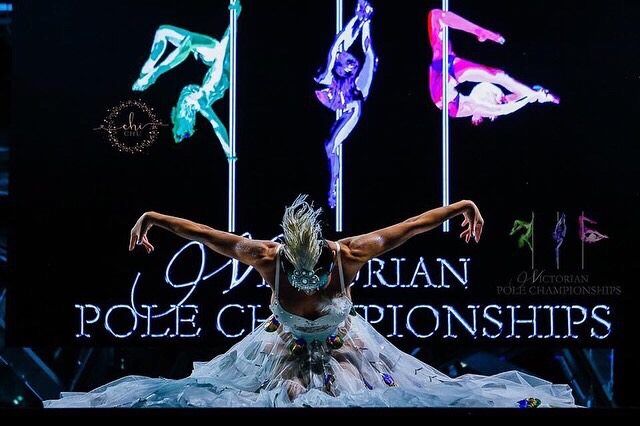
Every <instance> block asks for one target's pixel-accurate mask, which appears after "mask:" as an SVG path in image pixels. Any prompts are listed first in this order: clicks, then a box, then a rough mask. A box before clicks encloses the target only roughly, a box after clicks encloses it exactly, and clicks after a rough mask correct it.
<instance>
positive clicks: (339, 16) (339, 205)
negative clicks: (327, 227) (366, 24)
mask: <svg viewBox="0 0 640 426" xmlns="http://www.w3.org/2000/svg"><path fill="white" fill-rule="evenodd" d="M340 31H342V0H336V35H337V34H340ZM340 117H342V110H340V109H339V110H337V111H336V121H338V120H340ZM337 154H338V180H337V182H336V232H342V176H343V174H342V144H340V146H338V151H337Z"/></svg>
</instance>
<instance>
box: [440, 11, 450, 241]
mask: <svg viewBox="0 0 640 426" xmlns="http://www.w3.org/2000/svg"><path fill="white" fill-rule="evenodd" d="M442 11H443V12H448V11H449V0H442ZM448 84H449V27H448V26H447V25H446V24H443V25H442V205H443V206H448V205H449V97H448V93H447V89H448V87H447V86H448ZM442 230H443V231H444V232H449V221H448V220H447V221H445V222H444V223H443V224H442Z"/></svg>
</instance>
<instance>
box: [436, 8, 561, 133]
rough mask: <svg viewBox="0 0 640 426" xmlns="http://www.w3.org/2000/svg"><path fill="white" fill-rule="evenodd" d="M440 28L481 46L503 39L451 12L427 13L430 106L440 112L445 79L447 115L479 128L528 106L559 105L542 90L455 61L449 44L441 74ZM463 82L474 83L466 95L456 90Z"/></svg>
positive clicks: (503, 74) (501, 73) (498, 72)
mask: <svg viewBox="0 0 640 426" xmlns="http://www.w3.org/2000/svg"><path fill="white" fill-rule="evenodd" d="M443 25H446V26H448V27H449V28H452V29H455V30H461V31H464V32H466V33H469V34H472V35H474V36H476V37H477V39H478V41H480V42H484V41H485V40H491V41H493V42H495V43H500V44H503V43H504V42H505V39H504V38H503V37H502V36H501V35H500V34H497V33H494V32H492V31H489V30H487V29H484V28H482V27H480V26H478V25H476V24H474V23H472V22H469V21H467V20H466V19H464V18H462V17H460V16H458V15H456V14H455V13H453V12H443V11H442V10H439V9H434V10H431V11H430V12H429V17H428V29H429V42H430V43H431V50H432V51H433V58H432V61H431V66H430V68H429V90H430V92H431V99H432V101H433V103H434V104H435V105H436V106H437V107H438V108H440V109H442V97H443V96H442V79H443V78H447V81H448V85H447V87H448V92H447V99H448V100H449V105H448V113H449V115H450V116H451V117H471V122H472V123H473V124H475V125H478V124H480V123H482V121H483V120H484V119H487V118H488V119H489V120H492V121H493V120H494V119H495V118H496V117H498V116H501V115H508V114H511V113H513V112H515V111H517V110H519V109H520V108H523V107H524V106H526V105H528V104H530V103H534V102H540V103H548V102H551V103H554V104H559V103H560V98H558V97H557V96H555V95H553V94H551V93H550V92H549V91H548V90H546V89H544V88H542V87H541V86H533V87H529V86H527V85H525V84H522V83H520V82H519V81H517V80H514V79H513V78H511V77H510V76H509V75H508V74H507V73H506V72H504V71H502V70H500V69H497V68H491V67H487V66H485V65H481V64H476V63H474V62H471V61H468V60H466V59H464V58H461V57H458V56H457V55H456V54H455V53H454V51H453V48H452V47H451V43H449V64H448V67H447V69H446V70H443V69H442V56H443V52H442V38H441V37H442V28H443ZM445 76H446V77H445ZM465 82H471V83H476V85H475V86H474V87H473V89H471V92H470V93H469V94H468V95H464V94H462V93H460V92H459V91H458V90H457V88H458V86H459V85H460V84H462V83H465ZM503 88H504V89H506V91H507V92H505V91H504V90H503Z"/></svg>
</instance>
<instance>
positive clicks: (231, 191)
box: [227, 10, 238, 232]
mask: <svg viewBox="0 0 640 426" xmlns="http://www.w3.org/2000/svg"><path fill="white" fill-rule="evenodd" d="M230 12H231V13H230V14H229V148H230V151H231V158H229V159H228V163H229V188H228V197H229V198H228V222H227V230H228V231H229V232H234V231H235V230H236V41H237V38H236V32H237V26H236V24H237V22H238V14H237V12H236V11H235V10H231V11H230Z"/></svg>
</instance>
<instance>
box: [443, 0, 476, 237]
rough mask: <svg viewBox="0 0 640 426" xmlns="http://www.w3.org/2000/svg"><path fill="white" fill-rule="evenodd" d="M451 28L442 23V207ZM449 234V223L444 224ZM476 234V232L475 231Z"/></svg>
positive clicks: (446, 199)
mask: <svg viewBox="0 0 640 426" xmlns="http://www.w3.org/2000/svg"><path fill="white" fill-rule="evenodd" d="M442 11H443V12H445V13H446V12H448V11H449V0H442ZM448 70H449V27H448V26H447V25H446V24H444V23H442V205H443V206H448V205H449V97H448V94H447V86H448V83H449V71H448ZM442 231H444V232H449V221H448V220H446V221H445V222H444V223H443V224H442ZM474 232H475V230H474Z"/></svg>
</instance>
